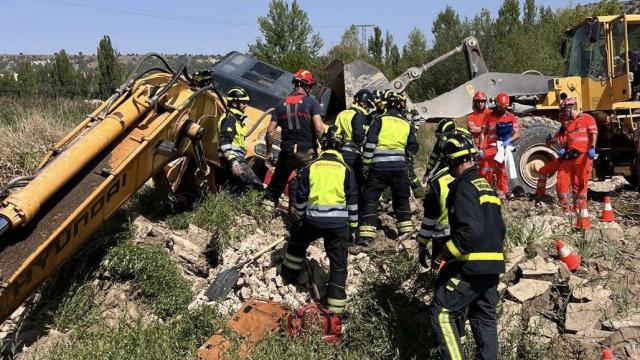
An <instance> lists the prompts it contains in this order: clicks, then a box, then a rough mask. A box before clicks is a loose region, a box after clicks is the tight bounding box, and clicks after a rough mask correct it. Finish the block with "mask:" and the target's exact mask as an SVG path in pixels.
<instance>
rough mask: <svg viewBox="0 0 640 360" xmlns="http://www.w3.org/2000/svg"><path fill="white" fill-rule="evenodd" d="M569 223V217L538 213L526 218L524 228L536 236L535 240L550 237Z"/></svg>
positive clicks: (539, 240) (538, 240) (540, 240)
mask: <svg viewBox="0 0 640 360" xmlns="http://www.w3.org/2000/svg"><path fill="white" fill-rule="evenodd" d="M569 225H570V224H569V222H568V220H567V218H564V217H560V216H553V215H536V216H531V217H529V218H526V219H525V220H524V230H525V231H526V232H527V233H528V234H531V235H533V236H534V237H535V238H534V240H533V241H534V242H542V241H543V240H546V239H549V238H551V237H553V236H554V235H555V234H556V233H557V232H558V230H560V229H565V228H568V227H569Z"/></svg>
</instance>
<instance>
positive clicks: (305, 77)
mask: <svg viewBox="0 0 640 360" xmlns="http://www.w3.org/2000/svg"><path fill="white" fill-rule="evenodd" d="M293 82H294V83H295V82H300V83H302V84H304V85H307V86H313V84H315V83H316V82H315V79H314V78H313V74H312V73H311V71H309V70H305V69H300V70H298V71H297V72H296V73H295V74H294V75H293Z"/></svg>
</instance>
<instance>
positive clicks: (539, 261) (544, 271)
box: [518, 256, 559, 280]
mask: <svg viewBox="0 0 640 360" xmlns="http://www.w3.org/2000/svg"><path fill="white" fill-rule="evenodd" d="M518 267H519V268H520V271H522V277H524V278H534V279H541V278H544V279H547V280H553V278H554V277H555V275H557V274H558V267H559V266H558V264H556V263H553V262H547V261H545V260H544V259H543V258H542V257H540V256H536V257H535V258H533V260H527V261H525V262H523V263H521V264H520V265H518Z"/></svg>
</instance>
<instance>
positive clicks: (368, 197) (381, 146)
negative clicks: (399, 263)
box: [358, 92, 419, 246]
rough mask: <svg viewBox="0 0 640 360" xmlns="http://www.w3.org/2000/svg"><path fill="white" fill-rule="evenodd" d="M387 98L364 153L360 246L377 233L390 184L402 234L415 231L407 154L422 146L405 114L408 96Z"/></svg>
mask: <svg viewBox="0 0 640 360" xmlns="http://www.w3.org/2000/svg"><path fill="white" fill-rule="evenodd" d="M385 100H386V102H387V112H385V113H384V114H383V115H382V116H378V117H376V118H374V119H373V121H372V123H371V126H370V127H369V131H368V132H367V140H366V143H365V147H364V152H363V156H362V161H363V164H364V167H365V176H366V184H365V188H364V191H363V195H362V204H363V209H362V213H361V219H360V221H361V222H360V227H359V228H358V233H359V239H358V245H361V246H367V245H368V244H369V243H371V241H372V240H373V239H374V238H375V236H376V223H377V220H378V203H379V199H380V195H381V194H382V192H383V191H384V189H385V187H387V186H389V187H391V194H392V201H393V212H394V215H395V217H396V221H397V222H398V235H404V234H408V233H411V232H412V231H413V223H412V222H411V205H410V203H409V197H410V196H411V191H410V189H409V188H410V185H409V177H408V175H407V174H408V172H407V161H406V157H413V156H414V155H415V154H416V153H417V152H418V147H419V145H418V142H417V140H416V133H415V129H414V127H413V126H412V125H411V124H410V123H409V121H407V119H405V118H404V116H403V110H404V109H405V101H406V99H405V97H404V95H402V94H400V93H397V92H388V93H387V96H386V97H385Z"/></svg>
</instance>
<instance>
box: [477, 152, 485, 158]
mask: <svg viewBox="0 0 640 360" xmlns="http://www.w3.org/2000/svg"><path fill="white" fill-rule="evenodd" d="M478 157H479V158H480V159H484V151H482V150H478Z"/></svg>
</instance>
